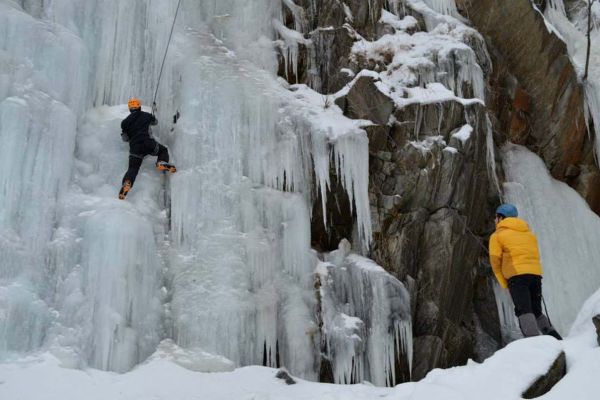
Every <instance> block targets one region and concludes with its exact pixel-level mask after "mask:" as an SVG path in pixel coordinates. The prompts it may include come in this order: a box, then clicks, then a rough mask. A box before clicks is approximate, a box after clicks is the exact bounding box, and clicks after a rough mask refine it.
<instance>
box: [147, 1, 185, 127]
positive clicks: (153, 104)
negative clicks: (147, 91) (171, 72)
mask: <svg viewBox="0 0 600 400" xmlns="http://www.w3.org/2000/svg"><path fill="white" fill-rule="evenodd" d="M180 7H181V0H179V1H178V2H177V9H176V10H175V17H174V18H173V25H171V33H170V34H169V40H168V41H167V48H166V49H165V55H164V56H163V60H162V64H161V66H160V73H159V74H158V82H157V83H156V89H155V90H154V98H153V99H152V115H154V113H155V111H156V109H157V107H156V96H157V95H158V88H159V86H160V79H161V78H162V73H163V68H164V67H165V61H166V59H167V53H168V52H169V46H170V45H171V39H172V38H173V30H174V29H175V22H177V15H178V14H179V8H180Z"/></svg>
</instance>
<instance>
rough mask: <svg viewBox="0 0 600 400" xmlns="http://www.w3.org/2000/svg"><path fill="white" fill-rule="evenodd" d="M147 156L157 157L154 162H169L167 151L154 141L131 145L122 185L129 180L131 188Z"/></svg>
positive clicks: (149, 140)
mask: <svg viewBox="0 0 600 400" xmlns="http://www.w3.org/2000/svg"><path fill="white" fill-rule="evenodd" d="M149 155H151V156H157V160H156V162H159V161H164V162H169V150H168V149H167V148H166V147H165V146H163V145H162V144H160V143H158V142H157V141H156V140H154V139H146V140H145V141H143V142H141V143H135V144H131V145H130V147H129V169H128V170H127V172H126V173H125V176H124V177H123V183H125V181H126V180H129V181H130V182H131V186H133V183H134V182H135V178H136V177H137V174H138V172H140V167H141V166H142V161H144V157H146V156H149Z"/></svg>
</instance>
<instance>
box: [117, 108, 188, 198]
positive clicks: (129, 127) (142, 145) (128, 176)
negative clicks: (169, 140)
mask: <svg viewBox="0 0 600 400" xmlns="http://www.w3.org/2000/svg"><path fill="white" fill-rule="evenodd" d="M127 105H128V106H129V111H130V113H131V114H129V116H128V117H127V118H125V119H124V120H123V121H122V122H121V130H122V132H121V138H122V139H123V141H125V142H129V169H128V170H127V172H126V173H125V176H124V177H123V182H122V187H121V191H120V192H119V199H121V200H124V199H125V196H127V193H128V192H129V191H130V190H131V188H132V187H133V183H134V182H135V178H136V176H137V174H138V172H139V170H140V167H141V166H142V161H144V157H145V156H147V155H153V156H157V160H156V169H157V170H159V171H164V172H171V173H174V172H176V171H177V169H176V168H175V166H174V165H172V164H169V150H167V148H166V147H165V146H163V145H162V144H160V143H158V142H157V141H156V140H154V139H152V137H151V136H150V125H157V124H158V121H157V119H156V117H155V116H154V115H153V114H150V113H147V112H144V111H142V103H141V101H140V100H138V99H136V98H135V97H134V98H131V99H130V100H129V102H128V103H127Z"/></svg>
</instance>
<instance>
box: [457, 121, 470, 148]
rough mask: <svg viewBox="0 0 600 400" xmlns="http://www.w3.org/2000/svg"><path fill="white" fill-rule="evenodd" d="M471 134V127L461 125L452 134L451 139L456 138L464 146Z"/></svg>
mask: <svg viewBox="0 0 600 400" xmlns="http://www.w3.org/2000/svg"><path fill="white" fill-rule="evenodd" d="M472 133H473V127H472V126H471V125H469V124H466V125H463V127H462V128H460V129H459V130H458V131H457V132H456V133H453V134H452V137H454V138H457V139H458V140H460V142H461V143H462V144H463V145H464V144H465V143H466V142H467V141H468V140H469V139H470V138H471V134H472Z"/></svg>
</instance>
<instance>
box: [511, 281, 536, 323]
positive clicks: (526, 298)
mask: <svg viewBox="0 0 600 400" xmlns="http://www.w3.org/2000/svg"><path fill="white" fill-rule="evenodd" d="M508 290H509V291H510V296H511V297H512V299H513V303H514V304H515V314H516V315H517V317H520V316H521V315H523V314H528V313H532V314H533V315H535V317H536V318H537V317H539V316H540V315H542V277H541V276H539V275H530V274H526V275H517V276H513V277H512V278H510V279H509V280H508Z"/></svg>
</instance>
